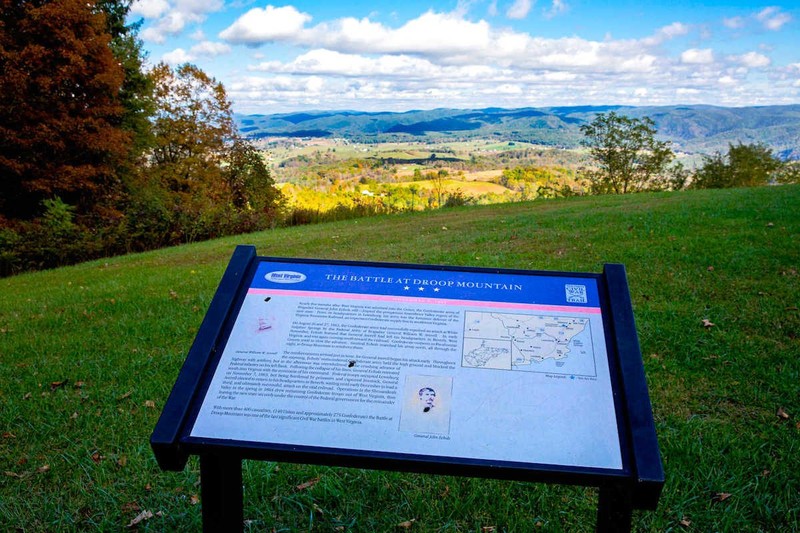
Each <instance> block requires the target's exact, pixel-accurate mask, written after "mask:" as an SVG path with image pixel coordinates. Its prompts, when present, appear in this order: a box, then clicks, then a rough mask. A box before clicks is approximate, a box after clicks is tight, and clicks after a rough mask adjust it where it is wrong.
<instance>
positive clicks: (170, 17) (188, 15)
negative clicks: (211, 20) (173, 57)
mask: <svg viewBox="0 0 800 533" xmlns="http://www.w3.org/2000/svg"><path fill="white" fill-rule="evenodd" d="M159 1H164V0H139V2H140V3H141V2H148V3H150V4H153V3H155V2H159ZM174 2H175V3H174V5H172V6H168V8H167V9H166V10H165V11H163V12H159V10H158V9H156V7H157V6H156V7H153V6H154V5H156V4H153V5H150V4H148V5H147V7H148V8H149V9H150V8H152V10H151V12H150V14H149V15H148V18H157V19H158V20H157V21H156V22H154V23H153V25H151V26H148V27H146V28H145V29H144V30H142V33H141V36H142V39H144V40H145V41H151V42H155V43H159V44H162V43H164V42H166V40H167V37H170V36H175V35H178V34H180V33H182V32H183V30H184V29H185V28H186V26H187V25H189V24H199V23H201V22H203V21H204V20H205V19H206V16H207V15H208V13H212V12H214V11H219V10H220V9H222V7H223V3H222V0H174ZM162 15H163V16H162Z"/></svg>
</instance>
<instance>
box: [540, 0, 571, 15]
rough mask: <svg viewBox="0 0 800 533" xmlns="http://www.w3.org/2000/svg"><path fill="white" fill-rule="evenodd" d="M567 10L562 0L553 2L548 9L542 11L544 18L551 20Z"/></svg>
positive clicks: (567, 7)
mask: <svg viewBox="0 0 800 533" xmlns="http://www.w3.org/2000/svg"><path fill="white" fill-rule="evenodd" d="M568 9H569V6H568V5H567V3H566V2H565V1H564V0H553V4H552V5H551V6H550V9H546V10H545V11H544V16H545V17H546V18H549V19H550V18H553V17H556V16H558V15H561V14H562V13H566V12H567V10H568Z"/></svg>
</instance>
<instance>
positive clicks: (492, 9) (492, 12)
mask: <svg viewBox="0 0 800 533" xmlns="http://www.w3.org/2000/svg"><path fill="white" fill-rule="evenodd" d="M486 12H487V13H488V14H489V16H490V17H496V16H497V0H492V3H491V4H489V7H488V8H487V9H486Z"/></svg>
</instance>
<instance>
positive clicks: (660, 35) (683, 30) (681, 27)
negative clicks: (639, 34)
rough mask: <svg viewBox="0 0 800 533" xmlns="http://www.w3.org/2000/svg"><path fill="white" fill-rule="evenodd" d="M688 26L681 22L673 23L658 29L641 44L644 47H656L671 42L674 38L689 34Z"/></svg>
mask: <svg viewBox="0 0 800 533" xmlns="http://www.w3.org/2000/svg"><path fill="white" fill-rule="evenodd" d="M689 30H690V28H689V26H688V25H686V24H684V23H682V22H673V23H672V24H669V25H667V26H664V27H662V28H659V29H658V30H657V31H656V32H655V33H654V34H653V35H652V36H650V37H646V38H644V39H642V41H641V42H642V44H644V45H646V46H657V45H659V44H661V43H663V42H665V41H671V40H672V39H675V38H676V37H682V36H684V35H686V34H688V33H689Z"/></svg>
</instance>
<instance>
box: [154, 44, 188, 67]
mask: <svg viewBox="0 0 800 533" xmlns="http://www.w3.org/2000/svg"><path fill="white" fill-rule="evenodd" d="M193 59H194V58H193V57H192V56H191V55H190V54H189V53H188V52H186V50H184V49H183V48H176V49H175V50H173V51H172V52H167V53H166V54H164V55H163V56H161V61H163V62H164V63H166V64H168V65H180V64H183V63H188V62H190V61H192V60H193Z"/></svg>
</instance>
